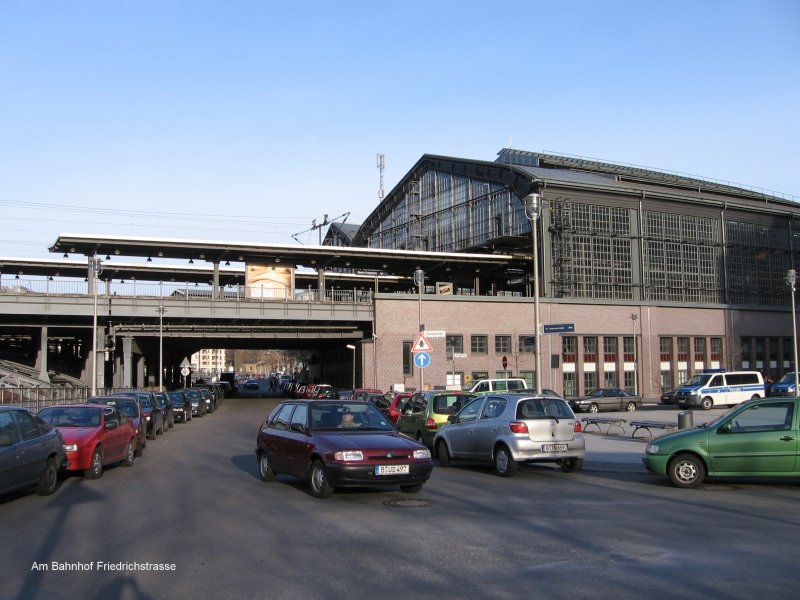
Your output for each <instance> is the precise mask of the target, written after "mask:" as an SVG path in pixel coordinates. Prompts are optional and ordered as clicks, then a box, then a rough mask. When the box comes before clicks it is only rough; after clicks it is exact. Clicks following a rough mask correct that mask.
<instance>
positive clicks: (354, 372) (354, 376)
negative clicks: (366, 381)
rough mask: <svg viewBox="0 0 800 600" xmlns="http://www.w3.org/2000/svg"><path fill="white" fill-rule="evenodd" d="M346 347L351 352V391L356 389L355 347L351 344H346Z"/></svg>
mask: <svg viewBox="0 0 800 600" xmlns="http://www.w3.org/2000/svg"><path fill="white" fill-rule="evenodd" d="M347 347H348V348H349V349H350V350H352V351H353V389H356V347H355V346H354V345H353V344H347Z"/></svg>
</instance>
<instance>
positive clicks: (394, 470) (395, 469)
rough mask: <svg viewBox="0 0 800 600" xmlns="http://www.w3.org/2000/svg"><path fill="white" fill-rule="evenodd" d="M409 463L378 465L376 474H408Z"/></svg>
mask: <svg viewBox="0 0 800 600" xmlns="http://www.w3.org/2000/svg"><path fill="white" fill-rule="evenodd" d="M408 473H409V470H408V465H377V466H376V467H375V475H408Z"/></svg>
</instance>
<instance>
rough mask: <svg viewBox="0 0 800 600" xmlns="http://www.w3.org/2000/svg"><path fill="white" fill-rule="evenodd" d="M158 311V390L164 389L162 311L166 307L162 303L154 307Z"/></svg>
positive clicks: (163, 311) (164, 310)
mask: <svg viewBox="0 0 800 600" xmlns="http://www.w3.org/2000/svg"><path fill="white" fill-rule="evenodd" d="M156 310H157V311H158V390H159V391H160V392H163V391H164V313H165V312H167V309H166V308H164V305H163V304H159V305H158V307H157V308H156Z"/></svg>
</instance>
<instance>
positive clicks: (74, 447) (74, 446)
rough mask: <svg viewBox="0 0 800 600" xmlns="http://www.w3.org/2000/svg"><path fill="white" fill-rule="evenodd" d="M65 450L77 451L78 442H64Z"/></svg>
mask: <svg viewBox="0 0 800 600" xmlns="http://www.w3.org/2000/svg"><path fill="white" fill-rule="evenodd" d="M64 450H66V451H67V452H77V450H78V444H64Z"/></svg>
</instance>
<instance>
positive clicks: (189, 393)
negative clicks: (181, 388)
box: [183, 390, 200, 400]
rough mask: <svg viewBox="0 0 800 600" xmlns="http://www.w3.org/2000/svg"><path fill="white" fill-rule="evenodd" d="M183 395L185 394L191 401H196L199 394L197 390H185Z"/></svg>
mask: <svg viewBox="0 0 800 600" xmlns="http://www.w3.org/2000/svg"><path fill="white" fill-rule="evenodd" d="M183 393H184V394H186V396H187V397H188V398H190V399H191V400H197V399H199V398H200V392H198V391H197V390H186V391H185V392H183Z"/></svg>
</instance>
